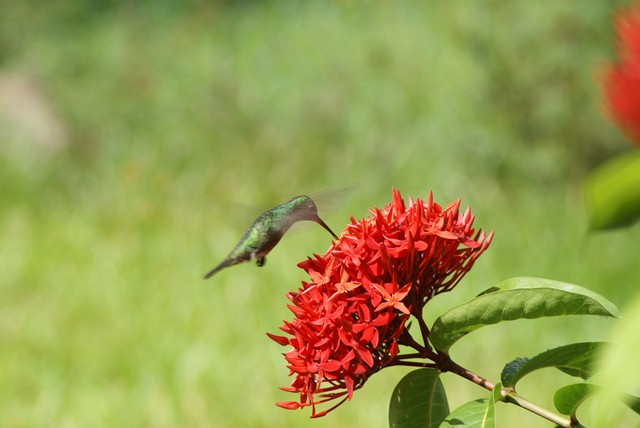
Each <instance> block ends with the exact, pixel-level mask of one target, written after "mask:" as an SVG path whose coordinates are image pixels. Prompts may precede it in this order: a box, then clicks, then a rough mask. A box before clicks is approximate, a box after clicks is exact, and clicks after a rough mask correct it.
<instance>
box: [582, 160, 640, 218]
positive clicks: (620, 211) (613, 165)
mask: <svg viewBox="0 0 640 428" xmlns="http://www.w3.org/2000/svg"><path fill="white" fill-rule="evenodd" d="M585 203H586V208H587V214H588V216H589V225H590V227H591V228H592V229H609V228H614V227H620V226H626V225H629V224H631V223H633V222H634V221H635V220H637V219H638V218H640V150H634V151H631V152H629V153H626V154H624V155H622V156H618V157H616V158H613V159H611V160H609V161H608V162H606V163H605V164H604V165H602V166H600V167H599V168H598V169H596V170H595V171H593V172H592V173H591V175H589V177H587V180H586V181H585Z"/></svg>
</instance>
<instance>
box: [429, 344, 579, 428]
mask: <svg viewBox="0 0 640 428" xmlns="http://www.w3.org/2000/svg"><path fill="white" fill-rule="evenodd" d="M437 368H438V369H440V371H442V372H451V373H455V374H457V375H458V376H461V377H463V378H465V379H467V380H470V381H471V382H473V383H475V384H476V385H479V386H481V387H483V388H484V389H487V390H489V391H493V388H494V385H493V384H492V383H491V382H489V381H488V380H486V379H485V378H483V377H481V376H478V375H477V374H475V373H473V372H471V371H469V370H467V369H465V368H464V367H462V366H461V365H459V364H457V363H456V362H454V361H453V360H452V359H451V358H450V357H449V356H448V355H445V354H440V355H439V359H438V361H437ZM500 395H501V396H502V397H503V400H502V401H504V402H506V403H511V404H515V405H516V406H519V407H522V408H523V409H525V410H528V411H530V412H531V413H534V414H536V415H538V416H540V417H543V418H545V419H547V420H548V421H551V422H553V423H555V424H556V425H559V426H561V427H566V428H569V427H571V421H569V420H568V419H565V418H563V417H562V416H560V415H557V414H555V413H553V412H550V411H549V410H547V409H544V408H542V407H540V406H538V405H536V404H533V403H532V402H530V401H529V400H526V399H524V398H522V397H521V396H519V395H518V394H516V392H515V391H513V390H512V389H509V388H503V389H502V390H501V391H500Z"/></svg>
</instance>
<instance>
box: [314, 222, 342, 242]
mask: <svg viewBox="0 0 640 428" xmlns="http://www.w3.org/2000/svg"><path fill="white" fill-rule="evenodd" d="M316 223H318V224H319V225H320V226H322V227H324V228H325V229H326V230H327V232H329V233H330V234H331V235H332V236H333V237H334V238H336V239H338V237H337V236H336V234H335V233H333V230H331V229H330V228H329V226H327V223H325V222H324V221H322V219H321V218H320V217H316Z"/></svg>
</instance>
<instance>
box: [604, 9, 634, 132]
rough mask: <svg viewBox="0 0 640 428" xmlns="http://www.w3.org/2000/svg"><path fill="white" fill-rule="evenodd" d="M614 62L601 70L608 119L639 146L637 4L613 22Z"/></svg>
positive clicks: (623, 11)
mask: <svg viewBox="0 0 640 428" xmlns="http://www.w3.org/2000/svg"><path fill="white" fill-rule="evenodd" d="M614 26H615V30H616V34H617V36H618V43H617V53H618V61H617V63H615V64H611V65H609V66H608V67H607V68H606V69H605V73H604V76H603V80H602V87H603V91H604V95H605V98H606V105H607V108H608V110H609V112H610V114H611V116H612V119H613V120H614V121H615V122H616V123H617V124H618V125H620V127H621V128H622V129H623V130H624V131H625V132H626V133H627V134H628V135H629V137H631V138H632V140H633V141H634V142H635V144H640V4H636V5H635V6H631V7H629V8H627V9H624V10H622V11H620V12H619V13H618V15H617V17H616V19H615V21H614Z"/></svg>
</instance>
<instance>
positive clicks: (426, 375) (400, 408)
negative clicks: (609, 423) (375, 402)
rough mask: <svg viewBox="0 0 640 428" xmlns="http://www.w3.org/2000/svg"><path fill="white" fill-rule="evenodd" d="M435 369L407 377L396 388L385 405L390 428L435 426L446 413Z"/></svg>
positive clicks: (414, 372)
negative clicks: (387, 404) (389, 401)
mask: <svg viewBox="0 0 640 428" xmlns="http://www.w3.org/2000/svg"><path fill="white" fill-rule="evenodd" d="M439 375H440V372H439V371H438V370H436V369H420V370H415V371H412V372H411V373H409V374H407V375H406V376H405V377H403V378H402V380H401V381H400V382H399V383H398V385H396V388H395V389H394V390H393V395H392V396H391V403H390V404H389V426H390V427H392V428H412V427H420V428H429V427H434V428H435V427H437V426H439V425H440V423H441V422H442V421H443V420H444V418H445V417H446V416H447V415H448V414H449V404H447V395H446V393H445V391H444V386H443V385H442V382H441V381H440V377H439Z"/></svg>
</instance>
